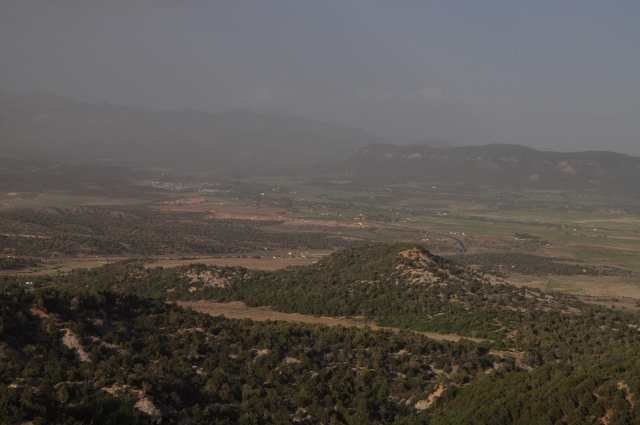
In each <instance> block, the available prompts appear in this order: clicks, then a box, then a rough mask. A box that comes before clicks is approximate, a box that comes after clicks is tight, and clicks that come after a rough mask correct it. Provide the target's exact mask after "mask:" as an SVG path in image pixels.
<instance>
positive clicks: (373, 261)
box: [0, 244, 640, 425]
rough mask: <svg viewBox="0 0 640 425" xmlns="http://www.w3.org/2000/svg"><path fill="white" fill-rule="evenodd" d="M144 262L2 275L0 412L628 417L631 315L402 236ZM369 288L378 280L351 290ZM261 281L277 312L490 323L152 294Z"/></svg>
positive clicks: (198, 294) (390, 418)
mask: <svg viewBox="0 0 640 425" xmlns="http://www.w3.org/2000/svg"><path fill="white" fill-rule="evenodd" d="M144 266H145V264H143V263H140V262H137V261H127V262H122V263H118V264H112V265H108V266H105V267H103V268H100V269H93V270H76V271H74V272H72V273H70V274H69V275H53V276H40V277H35V278H34V283H33V286H43V285H50V286H51V285H53V286H54V287H55V286H64V287H66V288H67V289H65V290H62V291H60V290H59V289H53V288H44V289H35V290H24V289H22V288H21V287H22V285H23V283H24V278H21V277H18V276H4V277H2V281H1V282H2V288H3V294H4V295H2V296H0V312H1V321H0V356H1V357H2V364H3V368H2V369H1V370H0V380H1V384H2V386H0V391H1V392H2V393H1V394H0V400H2V402H1V403H0V423H4V422H7V423H13V422H20V421H26V420H33V421H34V422H35V423H81V422H84V423H88V422H94V423H97V422H100V423H105V422H116V421H118V422H122V423H137V422H143V421H145V420H149V419H158V418H160V417H164V419H163V423H171V422H172V421H175V422H179V423H290V422H293V421H296V422H302V423H310V424H316V423H317V424H319V423H347V424H361V423H404V424H409V423H423V424H434V425H435V424H469V423H485V424H509V423H530V424H567V425H568V424H584V423H607V424H628V423H637V422H638V420H640V408H639V407H638V403H637V402H636V400H637V397H638V394H640V363H638V360H637V359H638V356H639V355H640V335H639V333H638V326H639V325H640V318H639V317H638V315H637V314H632V313H626V312H622V311H612V310H608V309H605V308H601V307H597V306H592V305H586V304H583V303H580V302H578V301H576V300H575V299H573V298H572V297H570V296H560V295H559V294H554V295H553V296H550V295H546V294H543V293H540V292H537V291H530V290H528V289H522V288H515V287H512V286H509V285H506V284H504V283H500V281H499V280H495V278H491V276H486V275H483V274H481V273H478V272H477V271H471V270H468V269H465V268H462V267H460V266H457V265H455V264H454V263H451V262H448V261H446V260H443V259H440V258H438V257H435V256H432V255H430V254H429V253H428V252H426V251H424V250H423V249H421V248H419V247H414V246H410V245H402V244H397V245H370V246H367V247H361V248H351V249H347V250H342V251H340V252H338V253H336V254H334V255H333V256H331V257H329V258H327V259H325V260H323V261H320V262H318V263H317V264H316V265H314V266H310V267H306V268H298V269H290V270H283V271H279V272H272V273H266V272H255V271H249V270H246V269H243V268H240V267H207V266H204V265H194V266H189V267H180V268H170V269H163V268H160V267H155V268H145V267H144ZM147 266H148V264H147ZM445 274H448V276H446V275H445ZM314 276H315V277H314ZM278 279H280V280H281V282H278ZM491 279H493V281H491ZM296 282H298V285H297V287H296ZM412 285H413V286H414V287H415V288H412ZM107 287H109V288H112V289H114V290H116V291H118V292H111V291H108V290H105V289H104V288H107ZM342 287H346V288H348V290H346V291H343V290H341V289H340V288H342ZM367 287H368V288H371V287H377V288H378V289H376V290H375V291H371V292H368V293H366V297H365V296H364V295H363V293H364V292H363V291H365V290H366V288H367ZM386 287H388V288H398V290H397V291H396V290H392V289H384V288H386ZM269 288H270V290H269ZM416 288H417V289H416ZM434 288H437V290H434ZM168 290H169V291H170V292H167V291H168ZM407 292H409V294H410V295H409V296H405V295H403V294H404V293H407ZM134 293H139V294H148V295H153V296H154V297H155V299H151V298H143V297H142V298H141V297H140V296H138V295H134ZM277 293H284V295H282V296H279V295H277ZM258 294H262V295H261V296H265V297H270V298H267V301H269V302H271V303H272V304H273V306H274V307H275V308H280V309H282V310H285V311H301V312H305V311H307V310H308V309H311V310H312V311H311V312H314V311H315V312H316V314H333V315H336V314H343V313H344V312H351V314H359V313H362V312H363V311H362V309H363V308H364V306H366V307H367V308H368V310H365V312H368V314H369V315H370V317H371V318H373V319H374V320H378V321H379V322H380V321H385V320H386V321H388V322H393V321H394V320H400V319H402V320H403V322H402V323H403V324H404V325H406V326H407V327H411V328H416V327H417V328H420V327H421V326H429V325H428V323H430V322H431V320H432V319H434V318H441V317H443V318H449V319H452V320H453V321H454V322H455V321H456V320H459V321H460V322H459V324H458V327H457V328H452V329H451V330H459V331H460V332H461V333H465V332H469V331H470V330H473V329H476V330H477V329H479V326H480V328H481V327H482V326H484V324H483V323H485V322H482V321H480V322H478V321H477V320H476V321H469V320H468V317H475V318H478V317H480V318H486V320H487V322H486V323H490V324H491V325H495V326H498V327H499V331H494V333H493V334H489V336H490V337H491V338H494V337H496V339H492V340H487V341H484V342H482V343H478V344H477V343H472V342H470V341H466V340H462V341H461V342H459V343H451V342H444V341H442V342H436V341H433V340H430V339H428V338H426V337H424V336H422V335H420V334H416V333H413V332H410V331H400V332H397V333H396V332H390V331H372V330H371V329H369V328H364V329H357V328H343V327H334V328H329V327H324V326H320V325H304V324H293V323H283V322H269V321H267V322H263V323H254V322H252V321H250V320H227V319H224V318H221V317H210V316H206V315H203V314H198V313H195V312H193V311H191V310H182V309H180V308H178V307H176V306H175V305H171V304H167V303H165V302H164V298H173V299H181V298H187V297H189V298H211V297H213V296H218V297H219V298H218V299H244V300H245V301H247V302H254V304H255V301H257V300H259V298H258ZM252 297H253V298H252ZM286 298H289V299H291V302H290V303H289V304H286V303H285V301H284V300H285V299H286ZM438 300H439V301H438ZM438 302H439V304H438ZM263 304H264V303H263ZM456 305H459V306H461V307H463V308H462V309H458V310H456V309H455V307H452V306H456ZM405 307H407V309H405ZM419 308H421V309H422V310H419ZM313 309H317V310H313ZM437 309H439V310H437ZM436 311H438V312H437V313H436ZM353 312H355V313H353ZM389 312H390V313H392V315H385V314H389ZM381 313H384V314H383V315H380V316H379V314H381ZM434 313H435V314H434ZM442 313H444V314H442ZM466 317H467V318H466ZM489 319H492V320H489ZM438 320H443V321H444V319H437V320H435V323H440V322H438ZM425 323H426V324H427V325H425ZM391 324H396V325H399V324H401V323H391ZM446 330H450V329H446ZM69 347H70V348H69ZM145 412H146V413H145Z"/></svg>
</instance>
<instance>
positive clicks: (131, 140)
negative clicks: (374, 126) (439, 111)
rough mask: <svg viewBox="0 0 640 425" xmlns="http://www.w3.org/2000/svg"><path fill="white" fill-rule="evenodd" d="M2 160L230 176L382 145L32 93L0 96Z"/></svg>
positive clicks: (303, 122)
mask: <svg viewBox="0 0 640 425" xmlns="http://www.w3.org/2000/svg"><path fill="white" fill-rule="evenodd" d="M0 123H2V127H1V128H0V147H1V148H0V153H2V154H11V155H20V156H25V157H28V158H37V159H54V160H73V161H85V162H87V161H88V162H91V161H98V160H107V161H111V162H115V163H135V164H136V165H140V166H152V167H166V168H174V169H178V170H180V171H195V172H203V171H227V170H236V169H239V168H240V169H264V168H273V167H291V166H304V165H306V164H310V163H315V162H333V161H337V160H340V159H342V158H343V157H345V156H347V155H349V154H351V153H353V152H355V151H356V149H357V148H358V147H360V146H365V145H367V144H370V143H373V142H383V141H384V139H382V138H380V137H377V136H374V135H371V134H369V133H367V132H365V131H363V130H360V129H355V128H351V127H347V126H340V125H336V124H331V123H327V122H320V121H314V120H308V119H303V118H297V117H290V116H287V115H282V114H260V113H256V112H251V111H247V110H243V109H232V110H229V111H225V112H222V113H219V114H213V113H210V112H206V111H197V110H193V109H180V110H178V111H168V110H163V111H149V110H145V109H143V108H139V107H135V106H117V105H113V104H110V103H107V102H101V103H97V104H93V103H86V102H76V101H74V100H72V99H70V98H66V97H61V96H57V95H54V94H51V93H47V92H42V91H35V92H31V93H29V94H27V95H12V94H10V93H8V92H5V91H3V92H2V93H1V94H0Z"/></svg>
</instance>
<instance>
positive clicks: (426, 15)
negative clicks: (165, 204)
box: [0, 0, 640, 155]
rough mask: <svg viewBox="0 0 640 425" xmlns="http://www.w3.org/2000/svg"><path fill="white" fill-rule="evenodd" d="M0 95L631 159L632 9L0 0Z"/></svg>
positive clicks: (639, 147)
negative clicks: (238, 115)
mask: <svg viewBox="0 0 640 425" xmlns="http://www.w3.org/2000/svg"><path fill="white" fill-rule="evenodd" d="M0 88H2V89H4V90H6V91H9V92H12V93H16V94H23V93H26V92H28V91H31V90H34V89H41V90H46V91H50V92H54V93H57V94H60V95H64V96H68V97H71V98H73V99H75V100H80V101H89V102H99V101H102V100H107V101H109V102H112V103H116V104H124V105H138V106H142V107H144V108H148V109H179V108H183V107H190V108H195V109H204V110H208V111H212V112H221V111H224V110H226V109H230V108H238V107H240V108H246V109H250V110H254V111H276V112H283V113H287V114H291V115H296V116H302V117H307V118H312V119H318V120H325V121H331V122H336V123H341V124H347V125H350V126H354V127H360V128H363V129H365V130H368V131H370V132H372V133H374V134H377V135H380V136H382V137H385V138H387V139H388V140H389V141H391V142H394V143H413V142H417V141H419V140H422V139H429V138H439V139H443V140H446V141H449V142H451V143H454V144H485V143H516V144H526V145H529V146H532V147H535V148H539V149H547V150H587V149H588V150H593V149H595V150H615V151H619V152H625V153H630V154H635V155H640V2H639V1H637V0H631V1H610V0H607V1H604V0H603V1H598V2H596V1H588V0H580V1H569V0H562V1H557V0H553V1H542V0H531V1H506V0H505V1H479V0H476V1H471V0H469V1H452V0H446V1H416V2H409V1H405V2H403V1H380V2H377V1H371V0H367V1H344V0H339V1H328V0H322V1H293V0H291V1H202V2H197V1H189V0H179V1H178V0H175V1H172V0H165V1H162V0H159V1H135V0H126V1H91V0H82V1H45V0H39V1H30V0H0Z"/></svg>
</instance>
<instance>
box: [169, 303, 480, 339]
mask: <svg viewBox="0 0 640 425" xmlns="http://www.w3.org/2000/svg"><path fill="white" fill-rule="evenodd" d="M177 304H178V305H179V306H182V307H185V308H187V307H190V308H192V309H194V310H196V311H199V312H201V313H206V314H210V315H212V316H225V317H227V318H230V319H251V320H254V321H257V322H262V321H265V320H283V321H286V322H300V323H312V324H319V325H326V326H338V325H340V326H345V327H350V326H355V327H358V328H362V327H365V326H368V327H370V328H371V329H393V330H397V328H386V327H380V326H376V325H374V324H372V323H365V322H364V321H363V320H361V319H357V318H351V319H349V318H345V317H316V316H307V315H304V314H298V313H281V312H278V311H273V310H271V309H270V308H269V307H256V308H253V307H247V306H246V305H245V304H244V303H243V302H240V301H233V302H228V303H217V302H212V301H178V302H177ZM417 333H420V334H423V335H425V336H427V337H429V338H431V339H435V340H438V341H441V340H444V341H459V340H460V339H462V338H463V337H461V336H459V335H453V334H439V333H435V332H417ZM464 339H470V340H472V341H476V342H479V341H482V339H480V338H469V337H464Z"/></svg>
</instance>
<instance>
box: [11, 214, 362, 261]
mask: <svg viewBox="0 0 640 425" xmlns="http://www.w3.org/2000/svg"><path fill="white" fill-rule="evenodd" d="M277 224H278V223H277V222H264V221H263V222H256V221H251V220H231V219H217V218H215V216H213V215H212V214H210V213H193V212H185V213H175V212H173V213H163V212H160V211H152V210H142V209H132V210H127V209H120V210H114V209H106V208H96V207H76V208H65V209H63V208H43V209H37V210H33V209H25V210H10V211H6V212H0V250H1V251H2V252H4V253H6V254H11V255H27V256H43V257H46V256H52V255H59V254H75V255H77V254H83V255H104V254H114V255H163V254H191V253H198V254H221V253H238V252H249V251H256V250H264V249H265V248H266V249H276V248H288V249H331V248H334V247H344V246H349V245H352V244H353V242H349V241H346V240H344V239H342V238H337V237H332V236H330V235H327V234H325V233H322V232H294V231H282V230H277ZM268 226H271V227H274V228H275V229H274V228H267V227H268Z"/></svg>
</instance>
